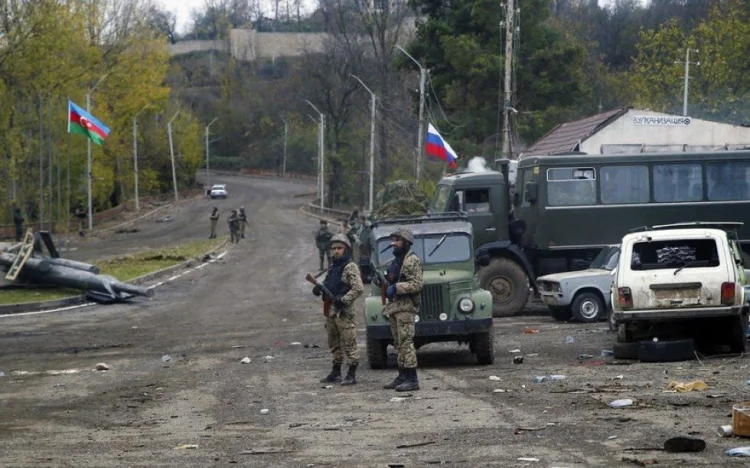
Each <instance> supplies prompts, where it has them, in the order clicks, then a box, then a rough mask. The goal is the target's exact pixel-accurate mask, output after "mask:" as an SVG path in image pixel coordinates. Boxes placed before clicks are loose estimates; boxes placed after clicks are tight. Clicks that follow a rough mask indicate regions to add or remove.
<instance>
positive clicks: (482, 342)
mask: <svg viewBox="0 0 750 468" xmlns="http://www.w3.org/2000/svg"><path fill="white" fill-rule="evenodd" d="M474 350H475V353H476V355H477V363H479V364H481V365H487V364H492V363H493V362H495V340H494V339H493V336H492V330H490V331H486V332H482V333H477V334H476V335H474Z"/></svg>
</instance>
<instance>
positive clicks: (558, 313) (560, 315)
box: [549, 306, 573, 322]
mask: <svg viewBox="0 0 750 468" xmlns="http://www.w3.org/2000/svg"><path fill="white" fill-rule="evenodd" d="M549 314H550V315H551V316H552V318H553V319H555V320H557V321H558V322H564V321H566V320H570V318H571V317H572V316H573V312H572V311H571V310H570V307H559V306H555V307H551V306H549Z"/></svg>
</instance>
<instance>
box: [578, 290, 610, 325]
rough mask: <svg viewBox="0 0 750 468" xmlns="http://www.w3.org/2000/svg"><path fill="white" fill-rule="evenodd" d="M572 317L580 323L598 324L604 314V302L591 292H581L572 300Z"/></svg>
mask: <svg viewBox="0 0 750 468" xmlns="http://www.w3.org/2000/svg"><path fill="white" fill-rule="evenodd" d="M571 308H572V309H573V317H575V318H576V319H577V320H580V321H581V322H586V323H591V322H598V321H599V320H600V319H601V318H602V316H603V315H604V313H605V310H604V301H602V299H601V298H600V297H599V296H598V295H597V294H596V293H592V292H583V293H580V294H577V295H576V297H574V298H573V305H572V307H571Z"/></svg>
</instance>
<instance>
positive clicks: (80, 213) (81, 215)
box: [75, 203, 86, 237]
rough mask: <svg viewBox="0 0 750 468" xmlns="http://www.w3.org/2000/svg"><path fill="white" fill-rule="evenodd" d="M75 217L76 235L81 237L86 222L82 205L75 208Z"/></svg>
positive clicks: (84, 209)
mask: <svg viewBox="0 0 750 468" xmlns="http://www.w3.org/2000/svg"><path fill="white" fill-rule="evenodd" d="M75 216H76V218H78V235H79V236H81V237H83V230H84V228H85V221H86V208H84V207H83V204H81V203H79V204H78V206H77V207H76V211H75Z"/></svg>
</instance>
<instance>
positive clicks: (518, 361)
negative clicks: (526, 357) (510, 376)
mask: <svg viewBox="0 0 750 468" xmlns="http://www.w3.org/2000/svg"><path fill="white" fill-rule="evenodd" d="M513 364H523V356H513Z"/></svg>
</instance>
